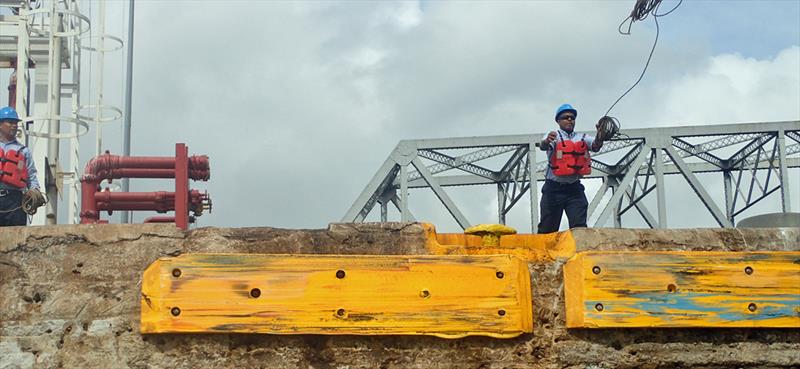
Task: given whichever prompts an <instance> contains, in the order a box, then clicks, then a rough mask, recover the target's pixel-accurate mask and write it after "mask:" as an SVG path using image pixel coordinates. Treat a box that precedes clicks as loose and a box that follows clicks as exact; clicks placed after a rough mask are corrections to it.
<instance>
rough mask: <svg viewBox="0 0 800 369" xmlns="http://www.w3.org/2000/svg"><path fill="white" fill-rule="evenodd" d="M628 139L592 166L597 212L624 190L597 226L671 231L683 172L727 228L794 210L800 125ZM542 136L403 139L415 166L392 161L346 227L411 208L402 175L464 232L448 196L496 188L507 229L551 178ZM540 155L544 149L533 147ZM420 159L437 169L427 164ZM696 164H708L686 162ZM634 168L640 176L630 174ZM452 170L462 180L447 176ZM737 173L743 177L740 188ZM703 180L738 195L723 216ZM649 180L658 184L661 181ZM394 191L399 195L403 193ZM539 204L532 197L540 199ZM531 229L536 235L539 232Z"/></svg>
mask: <svg viewBox="0 0 800 369" xmlns="http://www.w3.org/2000/svg"><path fill="white" fill-rule="evenodd" d="M621 133H622V134H624V135H625V136H622V137H625V138H621V139H615V140H612V141H607V142H606V143H605V145H604V146H603V148H602V149H601V150H600V152H598V153H595V154H594V155H593V161H592V167H593V168H594V169H595V170H594V171H593V173H592V174H591V175H589V176H587V178H603V179H604V183H603V186H602V188H601V191H598V193H597V194H595V196H594V197H593V198H592V201H591V206H590V213H592V212H593V211H594V210H595V209H596V208H597V206H598V205H599V204H600V202H602V200H603V194H605V193H606V192H607V189H608V188H611V187H613V188H614V189H615V191H614V195H613V196H612V197H613V198H612V201H609V202H608V203H607V204H606V205H605V208H604V209H603V214H602V215H601V218H602V219H598V224H600V223H601V222H600V221H601V220H602V221H607V220H608V218H609V217H610V216H611V214H612V212H613V213H614V218H615V223H617V222H618V220H619V219H620V218H619V215H620V213H623V212H625V211H627V210H630V209H631V208H635V209H636V210H637V211H638V212H639V214H640V215H641V216H642V218H644V220H645V222H646V223H647V224H648V225H649V226H651V227H665V225H662V224H661V222H664V224H666V214H665V210H664V208H665V205H663V204H664V203H665V202H666V201H667V200H665V199H662V197H668V195H666V194H669V192H668V191H665V189H664V188H663V186H665V184H664V182H663V176H665V175H675V174H681V175H682V177H684V179H685V180H686V181H687V182H688V184H689V185H690V187H691V188H692V189H693V190H694V191H695V193H696V194H697V196H698V197H699V198H700V200H701V202H702V203H703V204H704V205H705V206H706V208H708V210H709V212H710V213H711V214H712V216H713V217H714V219H715V220H716V221H717V223H719V224H720V226H723V227H730V226H732V225H733V218H734V216H736V215H739V214H741V212H742V211H744V210H746V209H748V208H751V207H752V206H753V205H754V204H755V203H757V202H758V201H761V200H763V199H764V198H766V197H767V196H769V195H770V194H772V193H774V192H776V191H778V190H779V189H780V190H781V195H782V196H784V197H785V199H784V200H783V202H784V211H788V210H786V209H788V206H786V205H785V203H786V202H788V200H787V199H788V197H789V194H788V191H789V190H788V189H786V188H784V186H785V185H784V183H786V180H788V178H787V177H788V175H787V174H786V171H787V170H789V169H791V170H797V168H800V155H798V153H800V121H789V122H766V123H741V124H727V125H718V126H690V127H661V128H647V129H632V130H624V131H623V132H621ZM542 136H543V135H541V134H531V135H507V136H488V137H462V138H443V139H427V140H409V141H401V145H402V144H404V145H405V146H407V147H413V148H414V151H413V152H412V154H411V155H413V159H412V160H410V162H409V163H406V164H407V165H408V164H411V166H409V167H407V168H408V172H407V173H400V167H401V165H400V164H398V162H396V161H393V160H391V157H390V159H387V161H389V163H388V164H387V163H384V165H383V166H382V167H381V169H380V170H379V173H376V175H375V178H373V180H372V181H371V182H370V184H369V185H368V186H367V188H365V189H364V191H363V192H362V194H361V195H360V196H359V198H358V199H357V201H356V203H354V204H353V206H352V207H351V209H350V210H349V211H348V213H347V214H346V216H345V217H344V218H343V221H363V219H364V218H365V217H366V216H367V214H368V213H369V212H370V210H371V209H372V207H373V206H374V205H375V203H377V202H381V203H382V204H385V203H386V202H387V201H386V200H387V199H389V200H390V201H391V202H392V203H395V204H396V205H397V204H398V203H400V205H407V204H403V203H402V202H403V196H402V191H397V190H398V189H400V187H401V186H400V185H401V183H400V182H402V181H401V180H400V178H399V177H401V176H400V175H399V174H406V175H407V176H406V178H407V181H405V186H404V187H406V188H408V189H417V188H431V189H432V190H433V191H434V193H435V194H436V196H437V197H438V198H439V200H440V201H441V202H442V203H443V204H444V206H445V207H446V208H447V210H448V211H449V212H450V213H451V214H452V215H453V217H454V218H455V219H456V221H457V222H458V223H459V224H460V225H462V226H464V225H466V224H469V223H468V222H467V220H466V219H465V218H464V217H463V214H461V212H460V210H459V209H458V207H457V204H456V203H455V202H454V201H453V199H452V198H450V197H449V196H448V195H447V193H446V192H445V191H444V188H446V187H451V186H469V185H487V184H492V185H494V186H495V188H496V191H497V193H498V213H499V214H498V218H499V219H500V220H501V221H502V220H503V219H504V216H505V213H507V212H508V211H510V210H511V209H512V208H513V206H515V204H517V203H518V202H519V201H520V200H521V199H522V198H523V197H524V195H525V194H526V193H528V194H532V193H533V192H535V191H536V187H535V186H531V184H530V182H531V177H533V176H532V174H533V173H531V171H532V170H534V171H535V172H534V173H536V176H535V178H536V179H537V180H543V179H544V178H543V177H544V175H543V173H544V172H545V170H546V168H547V166H548V162H547V161H546V160H543V161H536V162H532V161H531V159H530V157H531V155H529V151H539V149H538V144H537V142H538V141H539V140H540V139H541V137H542ZM738 144H743V146H741V147H739V148H738V150H736V151H735V152H734V153H733V154H730V152H731V150H727V151H723V150H721V149H724V148H729V147H731V146H733V145H738ZM401 145H398V147H400V146H401ZM534 147H535V148H536V149H535V150H533V149H528V148H534ZM464 149H474V150H472V151H471V152H469V153H467V154H464V155H460V156H455V155H448V153H447V150H462V151H463V150H464ZM619 150H627V152H626V153H624V154H622V155H619V154H616V157H617V158H618V159H614V156H609V155H608V154H610V153H613V152H618V151H619ZM507 153H511V155H510V156H509V157H507V158H506V159H505V160H502V161H498V160H494V161H486V162H482V163H481V164H480V165H478V164H476V162H478V161H481V160H484V159H489V158H492V157H496V156H498V155H502V154H507ZM664 153H666V155H664ZM655 154H658V155H655ZM407 155H408V154H407ZM419 157H422V158H426V159H428V160H432V161H434V162H436V163H435V164H432V165H427V166H424V163H423V162H422V161H420V159H419ZM534 158H535V157H534ZM648 158H649V160H648ZM690 158H697V159H699V160H689V161H687V159H690ZM609 163H610V164H609ZM387 166H388V167H387ZM403 168H406V167H405V166H403ZM421 168H424V169H426V170H425V171H424V172H427V173H423V170H421ZM631 168H636V170H633V171H631ZM414 169H416V170H415V171H414ZM453 169H457V170H458V171H460V172H462V174H440V173H442V172H445V171H449V170H453ZM737 172H738V176H739V178H738V179H737V180H733V177H735V176H736V173H737ZM698 173H723V174H724V173H728V175H727V176H728V178H729V179H731V180H729V181H727V182H726V183H728V184H729V185H730V186H729V187H731V188H730V190H729V191H728V192H727V193H729V194H730V195H729V196H727V197H726V205H725V206H724V208H725V211H724V212H723V211H721V210H720V208H719V207H718V206H717V204H716V203H715V202H714V201H713V200H712V199H711V197H710V196H709V193H712V192H714V191H710V189H708V188H706V187H704V185H707V181H705V177H704V178H702V179H701V178H698V177H697V174H698ZM731 173H733V174H734V176H733V177H731V176H730V174H731ZM423 174H424V175H423ZM437 174H438V175H437ZM706 175H707V174H706ZM426 177H427V178H426ZM745 177H746V178H745ZM650 178H656V181H652V180H651V179H650ZM659 178H660V179H659ZM639 179H642V180H643V183H644V184H642V183H640V182H639ZM654 190H656V191H654ZM395 191H397V192H399V194H397V195H395V194H394V192H395ZM754 191H755V193H754ZM652 192H657V193H658V197H659V209H658V219H656V218H655V217H654V216H653V215H651V214H650V212H649V211H648V210H647V209H646V208H645V207H644V203H643V202H642V200H643V199H644V198H646V197H652V196H653V195H652ZM720 192H721V191H720ZM665 193H666V194H665ZM398 195H399V196H398ZM381 196H383V197H381ZM530 197H531V198H532V199H533V198H534V197H535V196H533V195H531V196H530ZM737 199H738V200H741V203H739V202H737V201H738V200H737ZM623 202H625V204H623ZM531 212H532V223H535V217H534V216H533V213H534V212H538V204H535V203H533V202H532V203H531ZM590 216H591V215H590ZM532 228H533V229H535V225H534V224H532Z"/></svg>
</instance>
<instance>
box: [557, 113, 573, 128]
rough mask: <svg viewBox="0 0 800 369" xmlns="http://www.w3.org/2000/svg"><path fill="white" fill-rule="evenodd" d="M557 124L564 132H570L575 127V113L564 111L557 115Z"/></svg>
mask: <svg viewBox="0 0 800 369" xmlns="http://www.w3.org/2000/svg"><path fill="white" fill-rule="evenodd" d="M558 126H559V127H561V129H562V130H564V131H565V132H572V130H573V129H575V114H573V113H572V112H570V111H565V112H563V113H561V115H559V116H558Z"/></svg>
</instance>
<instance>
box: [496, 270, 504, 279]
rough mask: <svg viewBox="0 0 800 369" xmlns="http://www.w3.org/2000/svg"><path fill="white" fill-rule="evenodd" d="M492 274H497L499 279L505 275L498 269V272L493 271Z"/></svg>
mask: <svg viewBox="0 0 800 369" xmlns="http://www.w3.org/2000/svg"><path fill="white" fill-rule="evenodd" d="M494 275H496V276H497V278H499V279H503V277H505V276H506V275H505V274H503V272H501V271H498V272H497V273H495V274H494Z"/></svg>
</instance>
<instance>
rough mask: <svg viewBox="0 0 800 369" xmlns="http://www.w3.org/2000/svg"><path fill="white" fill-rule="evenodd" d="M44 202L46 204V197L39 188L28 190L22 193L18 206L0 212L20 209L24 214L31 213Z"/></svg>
mask: <svg viewBox="0 0 800 369" xmlns="http://www.w3.org/2000/svg"><path fill="white" fill-rule="evenodd" d="M44 204H47V198H46V197H45V196H44V195H43V194H42V193H41V192H39V190H28V191H26V192H25V193H24V194H23V195H22V203H21V204H20V206H17V207H15V208H12V209H8V210H0V213H11V212H15V211H17V210H19V209H22V211H24V212H25V214H28V215H33V214H36V210H38V209H39V207H40V206H42V205H44Z"/></svg>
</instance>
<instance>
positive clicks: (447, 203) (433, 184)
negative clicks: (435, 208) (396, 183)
mask: <svg viewBox="0 0 800 369" xmlns="http://www.w3.org/2000/svg"><path fill="white" fill-rule="evenodd" d="M411 164H412V165H414V167H415V168H417V171H418V172H419V174H421V175H422V178H423V179H424V180H425V182H427V183H428V186H429V187H430V188H431V190H433V193H435V194H436V197H438V198H439V201H441V202H442V204H443V205H444V207H445V208H446V209H447V211H449V212H450V215H452V216H453V218H455V220H456V222H458V225H460V226H461V228H463V229H467V228H469V227H470V224H469V221H467V218H466V217H464V214H462V213H461V210H458V207H457V206H456V204H455V203H454V202H453V200H452V199H450V196H448V195H447V192H445V191H444V189H443V188H442V187H441V186H439V183H438V182H437V181H436V178H434V177H433V174H431V172H429V171H428V168H426V167H425V164H423V163H422V161H420V160H419V158H414V159H413V160H412V161H411ZM400 173H401V175H402V174H403V171H402V170H401V172H400ZM404 182H405V181H402V177H401V183H404ZM406 202H407V201H404V203H406Z"/></svg>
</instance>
